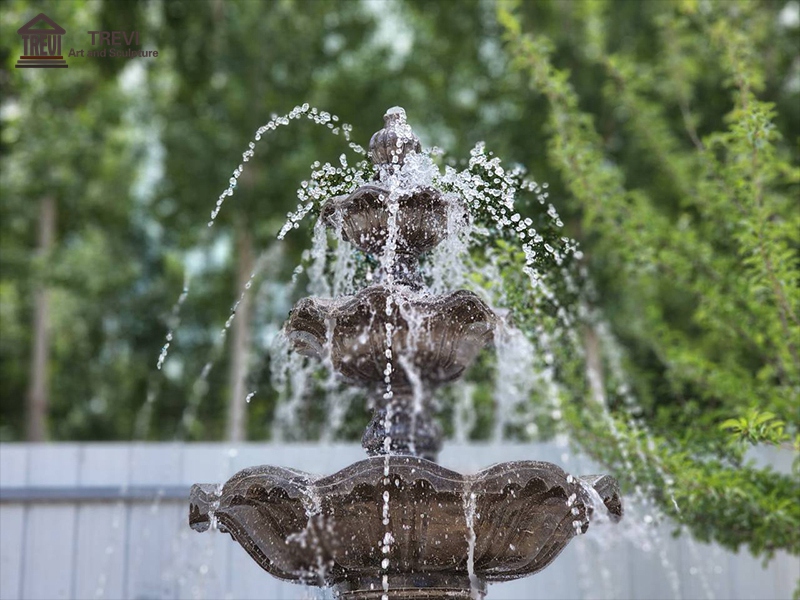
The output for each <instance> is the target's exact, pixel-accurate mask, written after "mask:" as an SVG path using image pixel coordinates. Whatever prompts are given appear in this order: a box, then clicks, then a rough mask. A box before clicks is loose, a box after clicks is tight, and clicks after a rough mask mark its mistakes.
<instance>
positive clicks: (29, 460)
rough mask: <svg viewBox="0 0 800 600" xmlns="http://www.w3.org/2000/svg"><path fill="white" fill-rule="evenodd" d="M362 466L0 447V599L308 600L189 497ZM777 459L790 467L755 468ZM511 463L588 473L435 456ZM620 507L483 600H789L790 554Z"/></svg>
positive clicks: (111, 447) (557, 457) (559, 458)
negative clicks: (233, 482) (281, 474)
mask: <svg viewBox="0 0 800 600" xmlns="http://www.w3.org/2000/svg"><path fill="white" fill-rule="evenodd" d="M363 457H364V454H363V451H362V450H361V448H360V447H357V446H355V445H332V446H322V445H301V444H293V445H270V444H243V445H239V446H236V447H232V446H230V445H223V444H186V445H178V444H54V445H25V444H3V445H0V599H2V600H12V599H30V600H51V599H56V598H72V599H80V600H83V599H91V598H98V599H100V598H107V599H121V598H127V599H142V600H144V599H173V598H208V599H221V598H232V599H235V600H240V599H242V600H244V599H247V598H254V599H255V598H268V599H276V600H277V599H297V598H314V597H315V596H316V597H318V596H320V592H319V591H317V590H314V589H312V588H304V587H301V586H296V585H292V584H289V583H283V582H280V581H277V580H275V579H273V578H272V577H270V576H269V575H267V574H266V573H265V572H263V571H262V570H261V569H260V568H259V567H257V566H256V564H255V563H254V562H253V561H252V560H251V559H250V557H249V556H247V554H246V553H245V552H244V550H242V548H240V547H239V546H238V545H237V544H236V543H235V542H233V541H232V540H231V538H230V537H229V536H228V535H223V534H219V533H217V532H206V533H203V534H197V533H195V532H193V531H191V530H190V529H189V527H188V523H187V517H188V504H187V500H186V498H187V496H188V489H189V486H190V485H191V484H192V483H216V482H224V481H225V480H227V479H228V478H229V477H230V476H231V475H233V474H234V473H235V472H236V471H238V470H239V469H242V468H244V467H247V466H252V465H259V464H273V465H280V466H291V467H295V468H299V469H302V470H306V471H309V472H316V473H332V472H334V471H336V470H338V469H340V468H342V467H344V466H346V465H348V464H350V463H352V462H354V461H356V460H360V459H362V458H363ZM776 457H777V460H778V461H779V462H783V463H788V461H790V460H791V454H790V453H784V454H773V455H770V456H769V457H767V458H766V459H764V460H776ZM523 459H531V460H547V461H551V462H555V463H558V464H560V465H561V466H563V467H564V468H565V469H566V470H567V471H569V472H572V473H574V474H576V475H577V474H589V473H593V472H597V469H596V467H595V466H594V465H592V464H591V463H589V462H588V461H586V460H585V459H583V458H581V457H579V456H575V455H571V453H570V452H569V450H568V448H567V447H566V446H564V445H559V444H556V443H551V444H535V445H509V444H503V445H491V446H481V445H468V446H463V445H456V444H446V445H445V450H444V451H443V452H442V456H441V462H442V464H444V465H445V466H447V467H450V468H454V469H457V470H460V471H462V472H470V471H477V470H479V469H481V468H483V467H486V466H488V465H490V464H492V463H496V462H501V461H507V460H523ZM785 466H786V465H785V464H784V465H783V467H784V468H785ZM626 510H627V513H626V515H625V517H624V518H623V521H622V523H620V524H619V525H616V526H614V525H601V526H594V527H590V528H589V533H588V534H587V535H585V536H582V537H580V538H578V539H576V540H574V541H573V542H572V543H571V544H570V545H569V546H568V547H567V549H566V550H565V551H564V553H563V554H562V555H561V556H560V557H559V558H557V559H556V561H555V562H554V563H553V565H551V566H550V567H548V568H547V569H545V570H544V571H542V572H541V573H540V574H538V575H534V576H532V577H529V578H527V579H522V580H518V581H515V582H509V583H503V584H496V585H491V586H490V587H489V594H488V600H512V599H518V600H535V599H538V598H542V599H544V598H552V599H564V600H577V599H589V598H618V599H637V600H646V599H653V600H662V599H667V598H683V599H685V600H689V599H694V598H698V599H699V598H718V599H733V598H742V599H744V598H758V599H764V600H772V599H777V598H791V596H792V592H793V590H794V588H795V586H796V585H797V583H798V578H800V562H798V559H797V558H796V557H792V556H788V555H786V554H785V553H782V554H780V555H779V556H778V557H777V558H776V559H775V560H773V561H772V562H771V563H770V564H769V565H768V566H767V567H766V568H763V567H762V566H761V564H760V561H758V560H756V559H754V558H753V557H751V556H750V555H749V554H747V553H745V552H740V553H738V554H733V553H730V552H727V551H724V550H722V549H720V548H719V547H717V546H715V545H706V544H700V543H698V542H695V541H693V540H692V539H691V538H690V537H688V536H681V537H680V538H679V539H673V538H672V537H671V535H670V532H671V531H672V529H674V528H675V525H674V524H670V523H664V524H661V525H660V526H652V525H650V524H648V523H649V520H650V519H649V518H648V517H649V515H648V513H647V510H646V508H644V507H638V506H630V505H627V506H626Z"/></svg>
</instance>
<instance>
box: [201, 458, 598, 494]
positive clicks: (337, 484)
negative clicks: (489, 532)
mask: <svg viewBox="0 0 800 600" xmlns="http://www.w3.org/2000/svg"><path fill="white" fill-rule="evenodd" d="M387 463H388V465H389V469H390V471H391V473H392V475H393V476H400V477H403V478H404V479H408V480H414V481H419V480H423V479H424V480H426V481H427V482H428V483H429V484H430V485H431V487H432V488H433V489H434V490H436V491H439V492H443V491H455V490H458V489H461V490H464V491H466V490H469V489H471V488H475V487H476V486H480V492H482V493H499V492H501V491H502V490H503V488H505V487H507V486H509V485H517V486H520V487H522V486H524V485H525V484H526V483H527V482H529V481H530V480H531V479H534V478H537V477H538V478H541V479H544V477H545V476H546V475H547V476H548V479H552V476H553V475H555V476H556V478H557V479H563V480H565V481H566V480H567V478H568V477H569V475H568V474H567V473H566V472H565V471H564V470H563V469H561V467H559V466H558V465H555V464H553V463H548V462H542V461H525V460H522V461H512V462H505V463H498V464H494V465H491V466H489V467H487V468H485V469H482V470H481V471H478V472H477V473H475V474H473V475H463V474H461V473H458V472H456V471H453V470H450V469H448V468H446V467H443V466H441V465H439V464H437V463H435V462H432V461H430V460H427V459H424V458H420V457H415V456H404V455H393V456H389V457H388V458H387V457H383V456H373V457H370V458H367V459H365V460H361V461H359V462H356V463H353V464H351V465H349V466H347V467H345V468H344V469H341V470H340V471H337V472H336V473H333V474H332V475H326V476H323V475H314V474H311V473H306V472H304V471H300V470H297V469H289V468H284V467H275V466H270V465H262V466H257V467H248V468H246V469H243V470H241V471H239V472H238V473H236V474H235V475H234V476H233V477H231V478H230V479H229V480H228V481H227V482H226V483H225V484H224V486H223V487H222V490H221V492H220V493H217V494H214V495H216V496H218V497H222V496H225V495H226V494H227V493H228V492H232V491H233V489H232V488H239V487H246V488H249V487H250V486H251V485H258V486H260V487H262V488H264V489H266V490H270V489H273V488H276V487H279V488H281V489H283V490H284V491H285V492H286V493H287V494H288V495H289V496H290V497H291V498H298V497H301V496H307V493H306V490H307V489H308V488H310V487H313V488H315V490H316V491H317V492H318V493H320V494H321V495H345V494H349V493H350V492H352V491H353V489H354V488H355V486H356V485H358V484H360V483H376V482H378V481H380V480H381V479H382V478H383V476H384V469H385V467H386V465H387ZM604 477H605V476H597V475H587V476H582V477H576V479H581V480H583V481H584V482H585V483H587V484H589V485H591V484H592V483H595V482H598V481H600V480H601V479H603V478H604ZM609 479H610V478H609ZM200 485H201V484H198V487H199V486H200ZM203 489H204V490H205V492H206V493H209V487H208V484H205V485H203ZM193 491H194V488H193ZM211 493H212V494H213V492H211Z"/></svg>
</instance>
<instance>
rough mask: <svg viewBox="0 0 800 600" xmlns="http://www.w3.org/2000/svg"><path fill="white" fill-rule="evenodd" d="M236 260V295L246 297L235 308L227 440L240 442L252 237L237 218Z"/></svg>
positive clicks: (243, 424)
mask: <svg viewBox="0 0 800 600" xmlns="http://www.w3.org/2000/svg"><path fill="white" fill-rule="evenodd" d="M235 235H236V257H237V259H238V268H237V271H236V294H237V296H239V295H240V294H243V296H242V299H241V302H239V306H238V307H237V308H236V318H235V319H234V321H233V325H232V327H233V332H232V341H231V365H230V389H231V397H230V403H229V405H228V440H230V441H231V442H241V441H243V440H244V439H245V438H246V433H247V412H246V411H247V403H246V402H245V397H246V395H247V389H246V387H245V386H246V383H247V371H248V364H247V362H248V354H249V350H250V302H251V300H250V292H249V290H245V285H247V282H248V281H249V280H250V276H251V274H252V272H253V236H252V235H251V233H250V230H249V229H248V224H247V222H246V221H245V220H244V219H238V220H237V221H236V225H235Z"/></svg>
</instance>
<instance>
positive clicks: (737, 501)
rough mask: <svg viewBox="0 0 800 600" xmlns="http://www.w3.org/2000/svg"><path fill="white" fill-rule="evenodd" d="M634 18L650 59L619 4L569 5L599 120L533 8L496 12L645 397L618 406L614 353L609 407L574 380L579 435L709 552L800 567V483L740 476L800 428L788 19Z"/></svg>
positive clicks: (729, 11)
mask: <svg viewBox="0 0 800 600" xmlns="http://www.w3.org/2000/svg"><path fill="white" fill-rule="evenodd" d="M638 6H639V11H638V12H639V13H640V14H639V17H640V21H639V22H640V23H642V22H645V23H647V27H649V28H650V30H651V31H652V32H653V34H654V39H655V42H656V43H655V44H654V47H653V48H651V49H650V50H649V51H645V52H647V56H646V59H643V58H642V50H641V48H637V47H636V46H635V42H636V38H628V39H625V38H623V39H614V38H612V37H611V35H610V33H609V35H608V36H606V35H605V34H606V32H613V31H614V25H613V24H612V23H611V20H614V19H618V17H619V15H618V14H616V13H617V11H618V10H619V9H620V7H621V6H620V4H618V3H612V2H608V3H606V2H592V3H584V4H581V6H580V7H578V6H577V5H576V6H575V7H570V8H567V9H566V12H568V13H570V14H569V18H570V20H571V21H572V22H573V23H574V24H575V25H576V26H577V28H578V30H579V31H580V32H581V33H582V34H583V35H584V36H585V39H586V43H585V44H584V45H583V52H582V54H583V56H582V57H581V58H580V60H581V61H582V64H586V65H591V66H596V67H598V68H600V69H601V71H600V73H601V81H600V82H599V85H598V86H597V87H599V88H600V89H601V90H602V92H601V94H602V95H601V98H600V101H601V102H602V103H604V105H603V106H601V108H600V109H599V110H598V111H591V112H590V111H588V110H587V108H586V107H587V106H592V104H591V103H590V102H588V101H586V100H585V99H584V97H583V94H589V95H590V96H592V97H594V98H596V96H594V94H596V92H595V91H594V90H593V89H588V88H586V87H585V86H581V83H582V81H581V79H580V77H578V76H576V75H573V74H572V73H571V72H570V71H568V70H566V69H561V68H558V67H557V66H556V61H557V59H558V58H559V56H558V55H557V54H556V48H557V46H556V44H554V43H553V39H552V38H551V37H550V35H549V34H538V35H531V34H528V33H526V31H528V30H535V27H534V26H531V27H527V26H525V25H524V23H525V22H526V20H527V18H529V17H530V16H531V15H530V12H531V11H530V10H529V8H530V7H529V6H528V5H515V4H513V3H500V5H499V8H498V20H499V21H500V22H501V23H502V24H503V26H504V28H505V31H506V40H507V43H508V47H509V49H510V52H511V54H512V56H513V64H514V66H515V68H517V69H518V70H519V71H520V72H523V73H525V74H526V75H527V76H528V77H529V78H530V85H531V86H532V88H533V89H535V90H536V91H538V92H539V93H541V94H542V95H543V96H544V97H545V98H546V99H547V101H548V109H549V110H548V117H547V130H548V155H547V156H548V160H549V161H550V163H551V164H552V166H553V167H555V168H556V169H558V171H559V172H560V176H561V177H560V178H561V183H562V185H563V186H564V189H565V190H566V191H567V193H568V202H570V203H571V207H572V210H573V211H574V214H576V215H577V216H579V218H580V222H581V227H582V235H581V239H582V240H583V241H584V244H585V245H584V251H585V253H586V256H587V257H588V261H587V266H588V268H589V271H590V273H591V274H592V275H593V278H594V280H595V281H596V282H597V290H596V294H594V297H593V299H592V302H593V303H595V304H597V305H598V306H600V307H601V308H602V309H603V313H604V314H605V315H607V317H608V318H610V319H611V323H612V325H613V327H614V331H615V332H616V334H617V335H618V336H619V337H620V339H621V340H622V341H623V343H624V344H625V345H626V346H627V347H628V349H629V352H627V353H623V354H624V358H625V364H626V368H627V371H628V372H629V373H632V374H633V378H634V379H633V381H634V382H635V392H636V393H637V395H638V396H639V398H640V402H631V398H630V395H629V394H628V393H620V392H619V387H618V386H619V384H620V383H624V382H620V381H615V378H618V376H617V375H616V374H615V373H614V370H613V369H612V367H611V365H610V364H609V360H610V358H609V356H608V352H612V353H613V352H614V351H615V350H614V349H613V348H611V347H609V346H608V345H607V346H606V348H605V350H606V356H605V358H604V363H605V367H604V371H605V388H606V389H605V395H606V396H607V398H608V403H609V405H610V407H611V408H612V412H611V413H608V412H605V411H604V410H599V409H598V407H597V405H596V404H595V405H588V406H587V405H586V403H585V401H584V398H585V397H586V395H587V394H589V393H590V390H587V389H585V385H584V384H582V382H581V380H580V379H577V378H576V379H572V380H570V379H569V378H568V377H567V378H565V380H566V381H568V382H570V381H571V385H570V387H571V392H572V397H573V402H574V403H575V404H574V406H573V407H572V408H571V410H569V411H568V421H569V422H570V424H571V426H572V427H574V428H575V430H576V434H577V435H576V437H577V439H580V440H581V445H582V447H583V448H584V449H585V450H587V451H589V452H590V453H593V454H594V455H595V456H597V457H598V458H600V459H602V460H604V461H605V462H606V463H607V464H609V465H610V466H612V467H614V466H616V467H617V473H618V474H619V475H621V477H622V478H623V479H626V480H628V481H629V482H630V483H631V485H636V486H649V488H650V491H651V493H652V494H654V495H655V496H656V497H660V498H661V501H662V507H663V509H664V510H665V512H667V513H668V514H672V515H673V516H675V517H676V518H678V519H679V520H680V521H682V522H683V523H684V524H686V525H688V526H689V527H691V529H692V531H693V532H694V533H695V534H696V535H697V536H699V537H700V538H701V539H712V538H713V539H716V540H718V541H719V542H721V543H723V544H725V545H728V546H730V547H737V546H738V545H740V544H747V545H749V547H750V548H751V550H752V551H753V552H756V553H760V552H765V553H767V554H768V555H769V553H771V552H772V551H773V550H775V549H777V548H786V549H789V550H791V551H792V552H795V553H798V552H800V537H798V534H797V532H798V531H800V510H798V502H797V500H798V498H800V485H798V482H797V480H795V479H791V478H789V477H786V476H782V475H777V474H775V473H774V472H771V471H769V470H765V469H757V468H755V467H752V466H747V465H745V464H743V455H744V451H745V450H746V447H747V446H749V445H751V444H755V443H761V442H767V443H773V444H781V443H784V442H786V441H787V440H788V439H790V434H789V433H787V430H788V432H796V431H797V429H798V426H799V425H800V419H799V418H798V414H799V413H800V410H799V409H800V406H799V405H798V389H800V386H799V385H798V383H800V360H798V346H797V344H798V340H800V322H798V310H799V309H800V286H798V282H799V281H800V260H799V256H798V250H799V249H800V211H798V205H797V197H798V193H800V185H799V184H800V179H799V178H798V166H797V165H798V154H797V148H796V146H793V145H792V144H788V145H787V144H786V143H785V141H784V140H785V134H784V133H782V132H781V131H780V129H779V126H778V123H780V122H783V123H786V121H787V116H788V121H790V122H792V123H794V124H795V126H794V127H793V128H789V129H788V130H787V131H789V132H792V135H795V136H796V135H797V127H796V124H797V110H796V108H791V109H787V108H786V107H785V105H784V107H783V108H784V111H783V118H782V119H781V118H779V112H778V111H777V110H776V107H777V105H778V103H779V102H780V100H779V101H778V102H776V101H775V100H772V101H770V100H765V99H761V98H759V96H758V94H760V93H764V92H765V91H767V90H770V91H771V92H772V93H771V94H770V95H771V96H773V97H775V96H776V95H777V96H778V98H779V99H780V94H781V90H780V88H778V89H777V90H776V86H775V83H773V82H772V81H770V76H771V77H775V75H776V74H775V71H774V65H773V64H772V62H774V61H775V60H776V58H775V57H774V55H773V56H772V57H771V60H770V58H768V59H767V60H763V57H764V56H765V53H766V55H768V50H767V48H768V47H769V46H770V45H771V44H773V43H775V39H776V37H778V39H780V35H779V34H777V33H776V31H775V23H776V21H777V19H776V15H775V13H773V12H771V11H770V10H767V9H766V8H767V7H766V6H765V5H761V4H758V3H754V2H741V3H734V2H724V3H723V2H720V3H706V4H704V5H698V4H696V3H693V2H685V3H682V4H679V3H667V2H652V3H638ZM531 22H533V21H531ZM745 24H746V25H745ZM612 40H613V41H612ZM780 43H781V42H778V44H780ZM595 89H596V88H595ZM710 89H711V90H713V93H714V94H717V98H720V100H718V101H716V100H715V97H714V96H713V95H712V94H710V93H709V92H710V91H711V90H710ZM726 90H730V91H731V93H730V96H729V98H728V99H725V98H724V93H725V91H726ZM796 96H797V91H795V92H793V97H795V98H796ZM701 97H702V98H703V103H702V104H699V102H698V99H699V98H701ZM606 109H607V110H608V111H612V112H611V113H610V114H609V113H608V112H607V110H606ZM718 128H722V129H718ZM615 138H617V139H616V140H615ZM644 174H646V176H645V177H643V176H642V175H644ZM510 283H511V284H513V282H510ZM519 310H520V311H524V310H525V308H524V304H523V303H520V305H519ZM588 326H589V327H590V328H591V327H594V325H592V323H589V324H588ZM587 347H588V346H587ZM565 360H566V361H569V358H567V359H565ZM566 372H567V370H565V374H566ZM572 372H573V373H579V369H576V368H575V367H573V369H572ZM578 377H580V375H578ZM642 410H643V411H644V414H642V413H641V411H642ZM745 411H746V412H745ZM731 412H742V413H744V414H745V416H744V417H742V418H741V419H728V420H725V419H727V417H728V416H729V415H730V413H731ZM643 417H644V419H643ZM720 422H721V423H722V425H721V426H720V425H719V424H720ZM704 425H705V428H704V427H703V426H704ZM728 431H730V432H731V433H727V432H728ZM578 432H580V433H578ZM648 432H651V433H650V435H653V436H654V437H653V438H652V439H651V443H646V442H645V440H644V439H643V438H642V436H645V435H646V434H648ZM731 434H732V435H731ZM731 441H733V443H731ZM608 442H612V443H608ZM678 507H680V509H678Z"/></svg>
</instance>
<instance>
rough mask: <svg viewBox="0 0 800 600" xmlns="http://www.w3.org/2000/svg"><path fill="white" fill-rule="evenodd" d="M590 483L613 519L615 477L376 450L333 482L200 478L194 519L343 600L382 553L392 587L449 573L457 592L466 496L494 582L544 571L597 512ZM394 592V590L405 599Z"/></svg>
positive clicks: (258, 475) (274, 470)
mask: <svg viewBox="0 0 800 600" xmlns="http://www.w3.org/2000/svg"><path fill="white" fill-rule="evenodd" d="M386 460H388V465H389V471H390V476H389V479H390V486H389V489H390V490H391V498H392V501H391V503H390V504H389V521H390V524H391V527H392V533H393V535H394V543H393V544H392V546H391V550H390V552H389V554H388V555H384V554H383V553H382V552H381V549H380V547H379V544H378V543H377V541H378V540H380V539H382V538H383V535H384V532H385V531H386V525H385V524H384V523H383V513H382V510H383V499H382V498H383V493H384V491H386V490H387V487H386V485H385V483H384V469H385V468H386ZM591 486H594V488H593V489H594V491H595V492H596V493H597V494H599V495H600V497H601V498H602V500H603V502H604V503H605V505H606V507H607V508H608V510H609V511H610V515H611V517H612V518H614V519H618V518H619V517H620V516H621V515H622V509H621V504H620V500H619V490H618V488H617V486H616V483H615V482H614V481H613V480H612V479H611V478H608V477H597V476H591V477H585V478H572V477H570V476H569V475H567V473H565V472H564V471H563V470H562V469H561V468H560V467H558V466H557V465H554V464H551V463H545V462H535V461H519V462H510V463H504V464H500V465H495V466H493V467H489V468H488V469H485V470H483V471H481V472H479V473H477V474H475V475H461V474H460V473H457V472H455V471H451V470H449V469H446V468H444V467H442V466H440V465H438V464H436V463H433V462H431V461H428V460H425V459H422V458H418V457H412V456H391V457H388V459H383V458H378V457H374V458H370V459H367V460H363V461H360V462H357V463H355V464H353V465H350V466H349V467H346V468H345V469H342V470H341V471H339V472H338V473H335V474H333V475H330V476H328V477H315V476H313V475H309V474H307V473H303V472H300V471H295V470H292V469H281V468H278V467H270V466H262V467H252V468H249V469H245V470H244V471H241V472H239V473H237V474H236V475H234V476H233V477H232V478H231V479H230V480H229V481H228V482H227V483H226V484H225V485H224V486H222V488H221V490H220V489H219V488H218V486H210V485H195V486H194V487H193V488H192V492H191V500H190V501H191V508H190V525H191V526H192V528H193V529H196V530H199V531H204V530H205V529H207V528H208V527H209V525H210V523H211V522H212V521H216V523H218V527H219V528H220V529H221V530H223V531H227V532H228V533H230V534H231V536H232V537H233V538H234V539H235V540H236V541H237V542H239V543H240V544H241V545H242V547H244V548H245V550H247V552H248V553H249V554H250V555H251V556H252V557H253V559H254V560H255V561H256V562H257V563H258V564H259V565H260V566H261V567H262V568H263V569H265V570H266V571H268V572H269V573H270V574H272V575H274V576H275V577H279V578H281V579H287V580H290V581H296V582H300V583H309V584H314V585H335V586H339V588H340V590H341V591H342V592H343V594H342V597H345V598H349V597H358V598H362V597H364V598H366V597H368V596H359V595H356V594H355V591H357V590H362V591H363V590H369V583H370V582H374V581H380V578H381V575H382V573H384V572H385V571H384V570H382V567H381V561H382V559H383V558H386V557H388V558H389V560H390V566H389V569H388V572H389V574H390V576H392V577H394V578H395V582H396V583H397V584H398V585H399V584H400V582H402V581H403V578H405V579H406V580H409V579H410V578H411V577H412V575H413V576H414V577H419V578H420V579H425V578H428V579H429V580H430V583H432V584H433V583H436V582H437V581H438V584H437V585H444V584H443V582H444V581H446V580H447V579H448V578H449V580H450V581H451V583H455V582H458V587H460V588H461V590H462V591H463V590H464V589H467V590H469V579H468V565H467V555H468V552H467V550H468V547H467V541H466V540H467V539H468V534H469V530H468V527H467V522H466V519H465V516H464V507H465V499H466V498H467V497H468V496H469V495H470V494H474V495H475V519H474V527H473V529H474V532H475V550H474V573H475V575H476V576H477V577H478V578H479V579H480V580H481V581H484V582H492V581H505V580H509V579H517V578H519V577H524V576H526V575H530V574H532V573H536V572H538V571H540V570H542V569H543V568H545V567H546V566H547V565H549V564H550V563H551V562H552V561H553V560H555V558H556V557H557V556H558V554H559V553H560V552H561V551H562V550H563V549H564V547H565V546H566V545H567V543H568V542H569V541H570V540H571V539H572V538H573V537H574V536H575V535H577V534H578V532H585V531H586V529H587V528H588V526H589V517H590V516H591V513H592V511H593V510H594V508H593V504H592V499H591V494H590V491H589V488H590V487H591ZM464 582H466V586H467V587H466V588H464V587H462V586H464ZM393 590H394V591H393V594H392V597H409V598H410V597H412V595H407V596H403V595H402V594H398V590H397V589H395V588H393ZM348 594H350V595H348ZM413 597H420V596H419V595H416V596H413ZM427 597H430V596H427Z"/></svg>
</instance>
